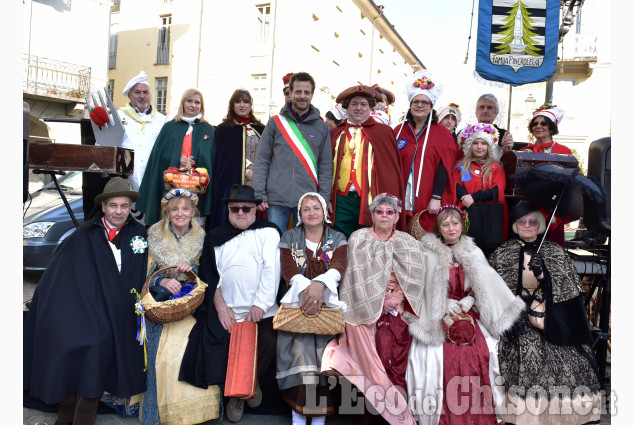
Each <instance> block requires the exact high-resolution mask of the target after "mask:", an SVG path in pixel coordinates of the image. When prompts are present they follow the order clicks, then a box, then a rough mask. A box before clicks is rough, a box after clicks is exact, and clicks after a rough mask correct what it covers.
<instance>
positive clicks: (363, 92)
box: [335, 85, 377, 103]
mask: <svg viewBox="0 0 635 425" xmlns="http://www.w3.org/2000/svg"><path fill="white" fill-rule="evenodd" d="M355 96H362V97H370V98H372V99H374V98H375V97H377V92H375V89H373V88H371V87H368V86H363V85H362V86H353V87H349V88H347V89H346V90H344V91H343V92H342V93H340V94H339V95H337V99H335V103H342V101H343V100H346V99H352V98H354V97H355Z"/></svg>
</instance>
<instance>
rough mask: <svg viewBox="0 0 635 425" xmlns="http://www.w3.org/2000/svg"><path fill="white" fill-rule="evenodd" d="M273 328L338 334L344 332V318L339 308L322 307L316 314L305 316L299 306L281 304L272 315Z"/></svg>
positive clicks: (295, 331) (286, 330)
mask: <svg viewBox="0 0 635 425" xmlns="http://www.w3.org/2000/svg"><path fill="white" fill-rule="evenodd" d="M273 328H274V329H275V330H278V331H285V332H293V333H303V334H306V333H309V334H316V335H338V334H341V333H343V332H344V319H343V318H342V312H341V311H340V309H339V308H327V307H322V308H321V309H320V311H319V312H318V313H317V314H315V315H313V316H307V315H306V314H304V312H303V311H302V309H301V308H300V307H285V306H283V305H281V306H280V308H278V311H276V315H275V316H274V317H273Z"/></svg>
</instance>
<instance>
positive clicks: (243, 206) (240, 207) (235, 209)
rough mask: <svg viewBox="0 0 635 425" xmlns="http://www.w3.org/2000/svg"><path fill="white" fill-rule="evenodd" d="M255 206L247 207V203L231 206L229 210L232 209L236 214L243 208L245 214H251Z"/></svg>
mask: <svg viewBox="0 0 635 425" xmlns="http://www.w3.org/2000/svg"><path fill="white" fill-rule="evenodd" d="M254 208H256V207H247V206H245V205H241V206H239V207H229V211H231V212H232V213H234V214H238V211H240V210H243V212H244V213H245V214H249V213H250V212H251V210H252V209H254Z"/></svg>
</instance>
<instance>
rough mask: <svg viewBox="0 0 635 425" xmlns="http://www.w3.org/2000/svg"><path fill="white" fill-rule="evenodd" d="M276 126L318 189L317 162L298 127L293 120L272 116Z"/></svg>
mask: <svg viewBox="0 0 635 425" xmlns="http://www.w3.org/2000/svg"><path fill="white" fill-rule="evenodd" d="M273 119H274V121H275V122H276V125H277V126H278V128H279V129H280V133H282V137H284V140H286V141H287V143H288V144H289V147H290V148H291V149H292V150H293V152H295V154H296V155H297V157H298V159H299V160H300V162H301V163H302V165H303V166H304V168H305V169H306V172H307V173H309V176H311V178H312V179H313V183H315V187H316V188H317V187H318V179H317V162H316V161H315V156H314V155H313V151H312V150H311V147H310V146H309V144H308V143H307V141H306V140H305V139H304V136H302V133H300V130H299V129H298V126H297V125H295V122H294V121H293V120H290V119H289V118H287V117H285V116H282V115H274V116H273Z"/></svg>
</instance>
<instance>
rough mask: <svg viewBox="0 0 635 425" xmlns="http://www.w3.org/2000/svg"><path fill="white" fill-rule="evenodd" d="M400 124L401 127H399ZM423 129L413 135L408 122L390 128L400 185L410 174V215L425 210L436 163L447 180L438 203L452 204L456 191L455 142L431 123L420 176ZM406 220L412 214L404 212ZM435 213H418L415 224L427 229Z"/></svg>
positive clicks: (424, 133)
mask: <svg viewBox="0 0 635 425" xmlns="http://www.w3.org/2000/svg"><path fill="white" fill-rule="evenodd" d="M402 127H403V129H402ZM426 131H427V129H424V130H423V132H422V133H421V135H420V136H419V137H416V136H415V134H414V129H413V128H412V125H410V124H409V123H406V124H405V125H404V124H400V125H398V126H397V127H395V129H394V130H393V132H394V134H395V137H396V138H397V147H398V148H399V157H400V158H401V170H402V172H403V176H402V177H403V182H404V188H405V187H406V184H407V183H408V176H409V175H410V171H411V170H412V173H413V188H412V191H413V197H414V214H416V213H418V212H419V211H423V210H426V209H427V208H428V203H430V199H431V198H432V188H433V184H434V177H435V175H436V172H437V168H438V167H439V164H440V163H442V164H443V168H444V169H445V171H446V173H447V176H448V182H447V184H446V186H445V188H444V191H443V194H442V195H441V205H449V204H454V200H455V199H456V193H455V190H454V187H455V186H454V184H452V167H453V166H454V162H455V159H456V149H457V147H456V146H457V145H456V142H455V141H454V137H452V133H450V131H448V129H447V128H445V127H444V126H443V125H441V124H431V125H430V134H429V136H428V142H427V144H426V149H425V152H424V153H423V167H421V175H419V168H420V163H421V157H422V152H421V151H422V149H423V143H424V141H425V137H426ZM419 180H421V186H420V188H419V195H418V196H417V195H416V191H417V182H418V181H419ZM407 215H408V219H410V217H412V213H410V212H407ZM435 219H436V215H434V214H428V213H423V214H421V215H420V216H419V224H421V227H422V228H423V229H425V230H426V232H431V231H432V227H434V221H435Z"/></svg>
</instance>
